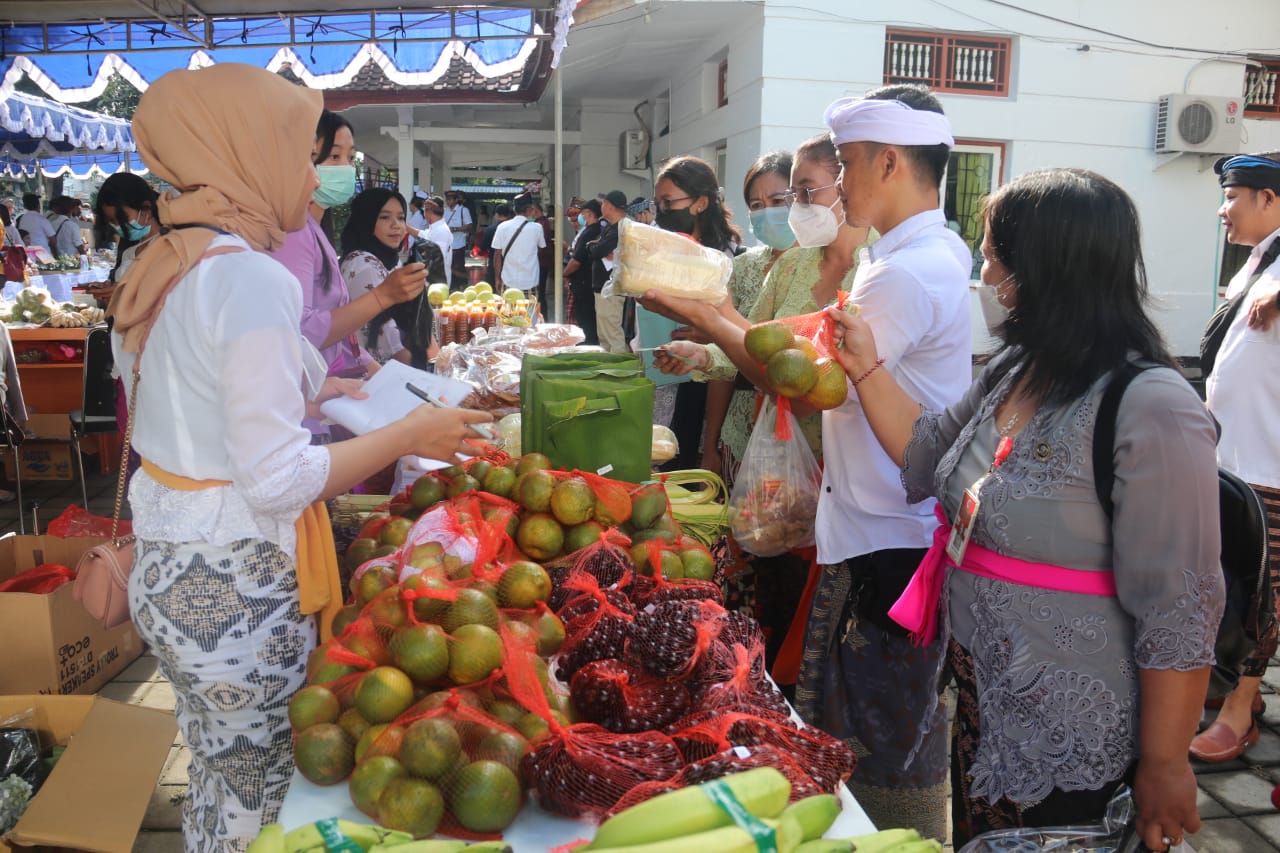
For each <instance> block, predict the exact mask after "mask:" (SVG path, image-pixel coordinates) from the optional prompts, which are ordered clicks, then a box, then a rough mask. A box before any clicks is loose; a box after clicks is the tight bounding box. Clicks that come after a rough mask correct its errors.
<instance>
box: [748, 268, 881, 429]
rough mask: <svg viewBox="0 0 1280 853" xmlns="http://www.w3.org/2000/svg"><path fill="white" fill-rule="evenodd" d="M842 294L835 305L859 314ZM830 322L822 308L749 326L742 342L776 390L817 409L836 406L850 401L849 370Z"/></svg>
mask: <svg viewBox="0 0 1280 853" xmlns="http://www.w3.org/2000/svg"><path fill="white" fill-rule="evenodd" d="M847 298H848V294H846V293H844V292H841V293H840V294H839V295H838V296H837V298H836V302H835V303H834V304H835V305H836V306H838V307H840V308H843V309H844V310H846V311H851V312H856V311H857V305H855V304H853V303H852V302H848V301H847ZM830 326H831V323H830V321H829V320H828V319H827V318H826V315H825V313H824V312H823V311H815V312H813V313H810V314H799V315H796V316H794V317H781V318H779V319H777V320H769V321H767V322H764V323H757V324H755V325H754V326H752V327H751V328H750V329H748V330H747V333H746V336H745V338H744V340H743V344H744V346H745V347H746V350H747V354H748V355H750V356H751V357H752V358H753V359H755V360H756V362H758V363H759V364H760V365H761V366H762V367H763V368H764V371H765V375H766V376H767V377H768V379H769V385H770V387H771V388H772V389H773V391H775V392H776V393H778V394H780V395H782V396H784V397H790V398H794V399H798V400H802V401H803V402H804V403H805V405H807V406H810V407H812V408H815V409H819V410H825V409H834V408H836V407H837V406H840V405H841V404H843V403H844V401H845V400H846V399H848V392H849V388H848V383H847V378H846V376H845V373H844V369H843V368H841V367H840V365H839V363H837V362H836V361H835V359H833V358H832V357H831V354H832V350H833V343H832V339H831V330H830Z"/></svg>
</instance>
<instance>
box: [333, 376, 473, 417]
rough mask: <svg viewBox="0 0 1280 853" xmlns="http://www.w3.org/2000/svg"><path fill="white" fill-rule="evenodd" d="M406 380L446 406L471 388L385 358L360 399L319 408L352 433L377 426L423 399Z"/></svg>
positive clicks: (340, 399)
mask: <svg viewBox="0 0 1280 853" xmlns="http://www.w3.org/2000/svg"><path fill="white" fill-rule="evenodd" d="M406 383H412V384H413V385H414V386H415V387H417V388H421V389H422V390H423V391H426V392H427V393H429V394H431V395H432V396H433V397H435V398H436V399H437V400H439V401H440V402H441V403H443V404H444V405H446V406H457V405H458V404H459V403H461V402H462V401H463V400H464V399H466V397H467V395H469V394H470V393H471V391H472V388H471V386H470V385H468V384H467V383H465V382H462V381H459V380H457V379H446V378H444V377H443V376H436V375H435V374H434V373H427V372H426V371H425V370H418V369H417V368H414V367H410V366H409V365H407V364H404V363H403V362H399V361H389V362H387V363H386V364H384V365H383V366H382V368H381V369H380V370H378V372H377V373H375V374H373V377H372V378H371V379H370V380H369V381H368V382H366V383H364V387H363V389H362V390H363V391H364V392H365V393H366V394H368V395H369V396H368V398H366V399H364V400H356V399H354V398H352V397H337V398H335V399H333V400H328V401H326V402H324V403H322V404H321V405H320V411H321V412H322V413H324V416H325V417H326V418H328V419H329V420H331V421H333V422H334V423H337V424H341V425H342V426H344V427H346V428H347V429H349V430H351V431H352V432H353V433H355V434H356V435H364V434H365V433H367V432H373V431H374V430H375V429H381V428H382V427H384V426H387V425H388V424H393V423H395V422H396V421H398V420H400V419H401V418H403V417H404V416H405V415H407V414H409V413H410V412H411V411H413V410H414V409H416V408H417V407H418V406H421V405H423V401H422V400H421V399H420V398H419V397H417V396H416V395H414V393H413V392H412V391H409V390H408V389H407V388H405V384H406Z"/></svg>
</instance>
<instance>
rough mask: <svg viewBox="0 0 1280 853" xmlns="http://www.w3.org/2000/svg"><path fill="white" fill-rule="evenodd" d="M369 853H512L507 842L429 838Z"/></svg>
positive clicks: (379, 847) (382, 846)
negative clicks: (470, 841) (469, 841)
mask: <svg viewBox="0 0 1280 853" xmlns="http://www.w3.org/2000/svg"><path fill="white" fill-rule="evenodd" d="M368 853H511V845H510V844H508V843H507V842H505V841H479V842H476V843H475V844H468V843H467V842H465V841H449V840H444V839H436V838H427V839H423V840H421V841H410V842H408V843H407V844H400V843H395V844H375V845H374V846H373V847H370V848H369V850H368Z"/></svg>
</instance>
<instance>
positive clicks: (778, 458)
mask: <svg viewBox="0 0 1280 853" xmlns="http://www.w3.org/2000/svg"><path fill="white" fill-rule="evenodd" d="M780 418H781V420H779V419H780ZM779 433H782V435H783V436H784V437H783V438H779V437H778V436H779ZM821 488H822V472H821V471H820V470H819V469H818V463H817V461H816V460H815V459H814V458H813V451H811V450H810V449H809V443H808V442H807V441H805V437H804V433H802V432H801V431H800V424H799V422H798V421H797V420H796V417H795V415H793V414H792V413H791V411H790V407H787V409H785V410H784V411H782V412H781V413H780V412H779V411H778V406H777V402H776V400H775V399H774V398H773V397H768V398H766V399H765V402H764V405H763V406H761V407H760V416H759V417H758V418H756V425H755V428H754V429H753V430H752V431H751V438H750V439H749V440H748V441H747V449H746V452H745V453H743V456H742V464H741V466H740V467H739V468H738V478H737V480H736V481H735V482H734V484H733V494H731V495H730V496H729V525H730V530H731V532H732V533H733V538H734V539H735V540H737V542H738V544H739V545H740V546H741V547H742V549H743V550H744V551H747V552H748V553H751V554H754V555H755V556H757V557H773V556H776V555H778V554H782V553H785V552H787V551H790V550H792V549H793V548H804V547H807V546H810V545H812V544H814V534H813V528H814V520H815V519H816V517H817V514H818V493H819V491H820V490H821Z"/></svg>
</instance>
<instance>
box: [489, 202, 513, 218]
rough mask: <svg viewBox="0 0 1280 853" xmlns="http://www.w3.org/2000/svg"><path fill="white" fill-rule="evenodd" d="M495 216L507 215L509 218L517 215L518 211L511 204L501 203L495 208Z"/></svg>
mask: <svg viewBox="0 0 1280 853" xmlns="http://www.w3.org/2000/svg"><path fill="white" fill-rule="evenodd" d="M493 215H494V216H506V217H508V218H510V217H512V216H515V215H516V212H515V211H514V210H512V209H511V205H509V204H500V205H498V206H497V207H495V208H494V209H493Z"/></svg>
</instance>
